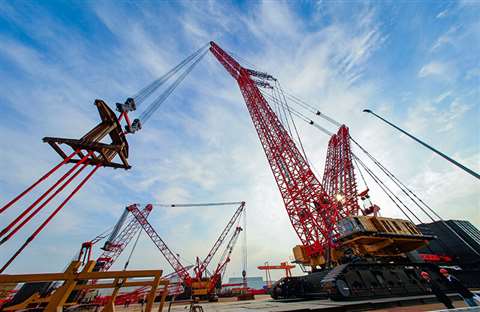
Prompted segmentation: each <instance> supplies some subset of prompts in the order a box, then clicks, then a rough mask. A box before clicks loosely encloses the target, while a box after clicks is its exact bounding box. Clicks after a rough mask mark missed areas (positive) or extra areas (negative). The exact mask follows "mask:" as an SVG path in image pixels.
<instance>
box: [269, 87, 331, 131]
mask: <svg viewBox="0 0 480 312" xmlns="http://www.w3.org/2000/svg"><path fill="white" fill-rule="evenodd" d="M260 92H262V94H263V95H265V96H267V97H268V98H269V99H270V100H272V101H274V102H276V103H277V104H279V103H278V102H277V99H275V98H274V97H272V96H271V95H270V94H268V93H265V92H263V91H260ZM279 105H281V104H279ZM290 110H291V111H292V113H293V114H294V115H295V116H297V117H298V118H299V119H301V120H303V121H304V122H306V123H308V124H309V125H311V126H314V127H315V128H317V129H318V130H320V131H322V132H323V133H325V134H326V135H328V136H332V135H333V133H332V132H330V131H328V130H327V129H325V128H323V127H322V126H320V125H318V124H316V123H315V122H314V121H313V120H311V119H310V118H308V117H307V116H305V115H304V114H302V113H301V112H299V111H298V110H296V109H294V108H293V107H290Z"/></svg>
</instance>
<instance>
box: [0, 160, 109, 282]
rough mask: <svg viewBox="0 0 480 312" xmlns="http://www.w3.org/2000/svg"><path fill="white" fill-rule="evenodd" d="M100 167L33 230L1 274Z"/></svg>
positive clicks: (94, 169)
mask: <svg viewBox="0 0 480 312" xmlns="http://www.w3.org/2000/svg"><path fill="white" fill-rule="evenodd" d="M98 168H100V165H96V166H95V168H93V170H92V171H90V172H89V173H88V175H87V176H86V177H85V178H83V180H82V181H81V182H80V183H79V184H78V185H77V186H76V187H75V189H74V190H73V191H72V192H71V193H70V194H69V195H68V196H67V198H65V199H64V200H63V202H62V203H61V204H60V205H59V206H58V207H57V208H56V209H55V210H54V211H53V212H52V213H51V214H50V216H48V218H47V219H46V220H45V221H43V223H42V224H41V225H40V226H39V227H38V229H36V230H35V232H33V234H32V235H31V236H30V237H29V238H28V239H27V240H26V241H25V243H23V245H22V246H21V247H20V248H19V249H18V250H17V251H16V252H15V254H14V255H13V256H12V257H11V258H10V259H9V260H8V261H7V263H5V265H4V266H3V267H2V268H1V269H0V274H1V273H3V271H5V269H6V268H7V267H8V266H9V265H10V264H11V263H12V262H13V260H15V258H16V257H17V256H18V255H19V254H20V253H21V252H22V251H23V250H24V249H25V247H27V246H28V245H29V244H30V242H31V241H33V240H34V239H35V237H36V236H37V235H38V234H39V233H40V232H41V231H42V230H43V229H44V228H45V226H46V225H47V224H48V223H49V222H50V221H51V220H52V219H53V217H55V215H56V214H57V213H58V212H59V211H60V210H61V209H62V208H63V206H65V204H67V203H68V201H69V200H70V199H71V198H72V197H73V196H74V195H75V194H76V193H77V192H78V191H79V190H80V189H81V188H82V187H83V186H84V185H85V183H86V182H87V181H88V180H89V179H90V178H91V177H92V175H93V174H94V173H95V172H96V171H97V170H98Z"/></svg>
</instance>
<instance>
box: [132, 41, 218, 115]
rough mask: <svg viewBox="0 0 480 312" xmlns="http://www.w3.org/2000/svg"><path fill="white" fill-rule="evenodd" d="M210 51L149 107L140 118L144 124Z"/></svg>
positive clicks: (188, 68)
mask: <svg viewBox="0 0 480 312" xmlns="http://www.w3.org/2000/svg"><path fill="white" fill-rule="evenodd" d="M208 51H209V50H205V51H204V52H203V53H201V54H200V56H198V57H197V59H196V60H195V61H193V63H192V64H191V65H190V66H189V67H187V69H186V70H185V71H184V72H183V73H182V74H180V76H179V77H178V78H177V79H176V80H175V81H174V82H173V83H172V84H171V85H170V86H169V87H168V88H167V89H166V90H165V91H163V92H162V94H160V96H159V97H157V98H156V99H155V100H154V101H153V102H152V103H151V104H150V105H149V106H148V107H147V109H146V110H145V111H144V112H143V113H142V114H141V115H140V118H139V119H140V120H141V121H142V123H143V124H145V123H146V122H147V121H148V119H150V117H151V116H152V114H153V113H154V112H155V111H156V110H157V109H158V108H159V107H160V105H161V104H162V103H163V102H164V101H165V100H166V99H167V98H168V96H169V95H170V94H171V93H172V92H173V90H175V88H177V86H178V85H179V84H180V83H181V82H182V81H183V80H184V79H185V77H186V76H187V75H188V74H189V73H190V72H191V71H192V69H193V68H194V67H195V65H197V64H198V62H199V61H200V60H201V59H202V58H203V57H204V56H205V54H206V53H207V52H208Z"/></svg>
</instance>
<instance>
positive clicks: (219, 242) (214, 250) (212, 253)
mask: <svg viewBox="0 0 480 312" xmlns="http://www.w3.org/2000/svg"><path fill="white" fill-rule="evenodd" d="M244 208H245V202H241V203H240V206H239V207H238V208H237V210H236V211H235V213H234V214H233V216H232V218H231V219H230V221H228V223H227V226H225V228H224V229H223V231H222V233H221V234H220V236H219V237H218V239H217V241H216V242H215V244H213V247H212V249H211V250H210V252H209V253H208V255H207V256H206V257H205V259H204V260H203V261H202V262H201V263H200V264H199V265H198V266H197V267H196V268H195V277H196V278H201V277H202V274H203V273H204V272H205V270H206V269H207V267H208V265H209V264H210V262H211V261H212V259H213V257H214V256H215V254H216V253H217V251H218V249H219V248H220V246H221V245H222V243H223V241H224V240H225V237H227V235H228V233H229V232H230V230H231V229H232V227H233V225H234V224H235V222H236V221H237V220H238V218H239V217H240V215H241V214H242V212H243V210H244Z"/></svg>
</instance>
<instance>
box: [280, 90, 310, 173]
mask: <svg viewBox="0 0 480 312" xmlns="http://www.w3.org/2000/svg"><path fill="white" fill-rule="evenodd" d="M277 86H278V89H279V91H280V94H281V95H282V98H283V101H284V103H285V105H286V106H287V111H288V113H289V115H290V119H291V121H292V125H293V129H294V130H295V134H296V135H297V140H298V143H299V144H300V148H301V150H302V153H303V157H305V161H306V162H307V164H308V163H309V161H308V158H307V154H306V153H305V149H304V148H303V143H302V139H300V134H299V133H298V129H297V125H296V124H295V120H293V116H292V110H291V108H290V106H289V105H288V103H287V99H286V98H285V93H284V92H283V89H282V86H281V85H280V83H279V82H277Z"/></svg>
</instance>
